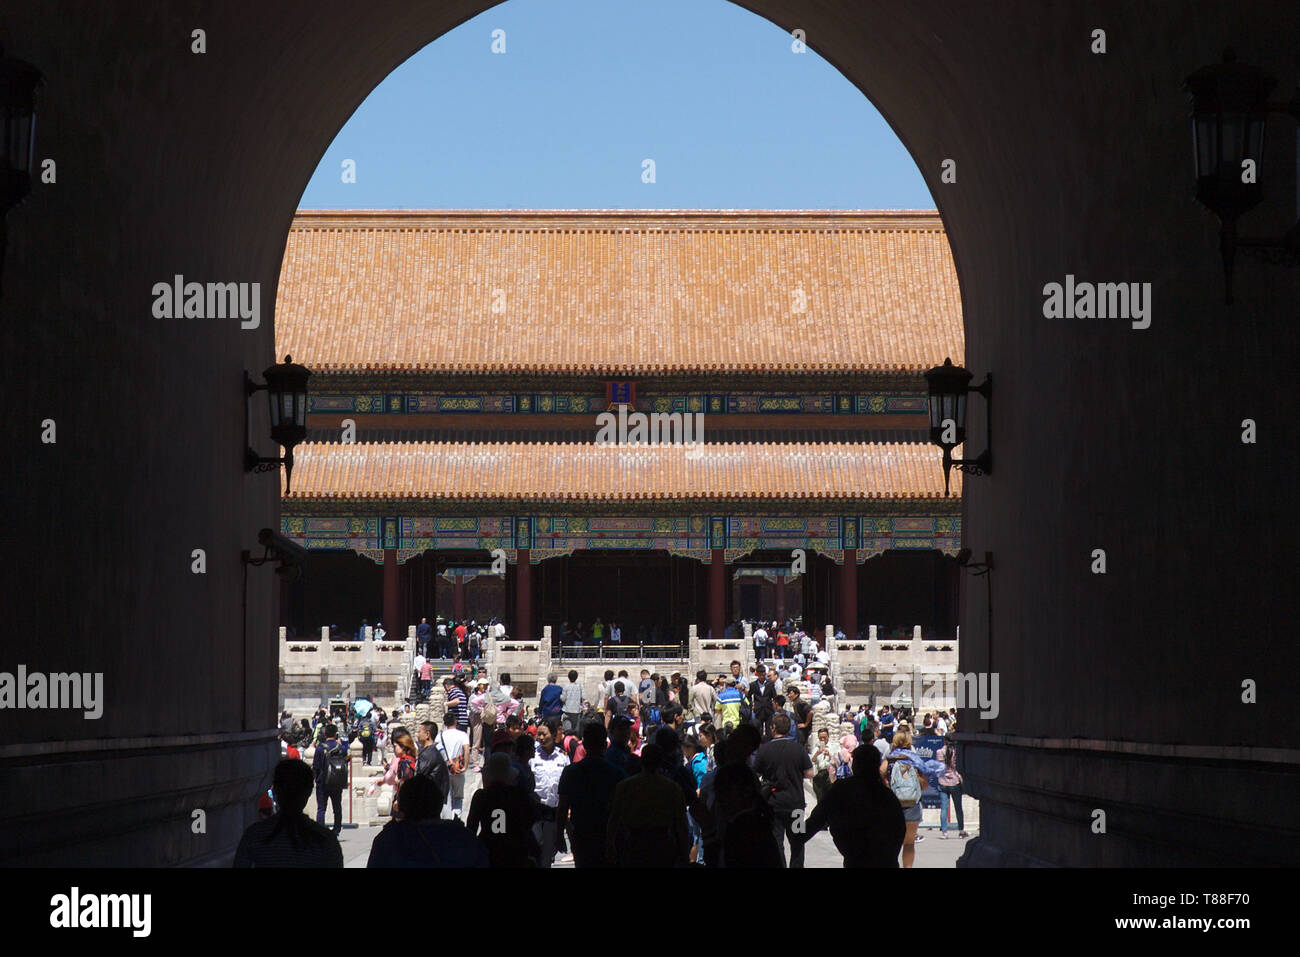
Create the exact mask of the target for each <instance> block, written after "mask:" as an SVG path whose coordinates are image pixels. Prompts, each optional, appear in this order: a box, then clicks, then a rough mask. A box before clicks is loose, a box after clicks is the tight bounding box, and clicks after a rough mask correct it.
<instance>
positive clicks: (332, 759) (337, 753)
mask: <svg viewBox="0 0 1300 957" xmlns="http://www.w3.org/2000/svg"><path fill="white" fill-rule="evenodd" d="M348 763H349V761H348V752H347V751H346V750H344V749H343V748H341V747H339V748H329V749H327V750H326V753H325V780H324V781H323V782H321V783H322V784H324V785H325V790H326V791H330V792H334V791H342V790H343V788H344V787H346V786H347V783H348Z"/></svg>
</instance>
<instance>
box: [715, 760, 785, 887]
mask: <svg viewBox="0 0 1300 957" xmlns="http://www.w3.org/2000/svg"><path fill="white" fill-rule="evenodd" d="M713 792H714V801H715V807H716V811H717V814H718V816H719V818H720V819H722V820H724V821H725V826H724V829H723V836H722V866H723V867H785V859H784V858H783V857H782V856H781V846H780V845H779V844H778V843H777V842H776V836H775V834H774V833H773V832H774V828H773V825H772V809H771V808H770V807H768V806H767V802H766V801H764V800H763V798H762V795H761V794H759V791H758V778H757V777H755V775H754V772H753V771H751V770H749V768H747V767H746V766H745V765H744V764H743V763H732V764H727V765H725V766H724V767H721V768H719V769H718V774H717V777H716V778H714V781H713Z"/></svg>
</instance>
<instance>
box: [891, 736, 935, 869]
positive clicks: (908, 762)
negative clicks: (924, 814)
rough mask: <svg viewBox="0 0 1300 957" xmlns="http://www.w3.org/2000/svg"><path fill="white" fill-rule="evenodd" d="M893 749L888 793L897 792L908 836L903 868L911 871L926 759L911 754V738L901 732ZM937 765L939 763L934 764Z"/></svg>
mask: <svg viewBox="0 0 1300 957" xmlns="http://www.w3.org/2000/svg"><path fill="white" fill-rule="evenodd" d="M893 743H894V747H893V750H892V751H890V752H889V754H888V755H887V756H886V758H885V760H886V762H887V764H888V768H889V770H888V772H887V774H888V778H887V780H888V782H889V790H891V791H893V792H894V797H896V798H898V803H899V804H900V805H901V806H902V808H903V820H904V821H905V822H906V823H907V832H906V834H905V835H904V837H903V867H911V866H912V862H913V861H914V860H915V859H916V843H917V836H916V829H917V827H918V826H919V825H920V823H921V792H922V791H924V790H925V789H926V787H927V786H928V784H929V782H928V779H927V777H926V774H927V770H928V769H927V766H926V762H925V759H924V758H922V757H921V756H920V755H919V754H917V753H916V752H915V751H913V750H912V735H911V733H910V732H909V731H899V732H898V733H897V734H895V735H894V742H893ZM935 763H937V762H935Z"/></svg>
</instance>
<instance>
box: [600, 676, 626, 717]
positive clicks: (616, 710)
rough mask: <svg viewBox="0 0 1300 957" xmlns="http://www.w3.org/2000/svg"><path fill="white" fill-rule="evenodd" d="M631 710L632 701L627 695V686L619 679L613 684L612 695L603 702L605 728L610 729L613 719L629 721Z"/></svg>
mask: <svg viewBox="0 0 1300 957" xmlns="http://www.w3.org/2000/svg"><path fill="white" fill-rule="evenodd" d="M631 710H632V699H631V698H630V697H629V696H628V694H627V685H626V684H624V682H623V680H622V679H621V678H620V679H619V680H618V681H615V682H614V693H613V694H612V695H610V696H609V699H608V700H607V701H606V702H605V727H607V728H608V727H610V725H611V723H612V722H613V721H614V719H615V718H629V719H630V718H631V715H630V714H629V712H630V711H631ZM630 723H631V722H630V721H629V724H630Z"/></svg>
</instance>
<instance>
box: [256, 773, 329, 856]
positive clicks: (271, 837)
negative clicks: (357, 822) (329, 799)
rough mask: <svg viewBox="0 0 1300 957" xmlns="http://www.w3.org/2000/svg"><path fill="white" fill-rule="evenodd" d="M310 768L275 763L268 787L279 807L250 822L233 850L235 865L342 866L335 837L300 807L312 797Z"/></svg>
mask: <svg viewBox="0 0 1300 957" xmlns="http://www.w3.org/2000/svg"><path fill="white" fill-rule="evenodd" d="M312 785H313V781H312V772H311V768H309V767H307V765H306V764H304V763H303V762H302V761H298V760H294V759H286V760H284V761H281V762H280V763H279V764H277V765H276V766H275V773H274V775H273V776H272V779H271V791H272V792H273V793H274V794H275V801H276V803H277V804H279V805H280V811H279V813H277V814H272V815H271V816H270V817H268V818H264V819H262V820H260V821H257V822H255V823H253V824H251V825H249V827H248V830H246V831H244V836H243V837H242V838H240V840H239V847H238V848H237V849H236V850H235V863H234V866H235V867H342V866H343V849H342V848H341V847H339V842H338V838H336V837H335V836H334V834H333V833H332V832H331V831H330V830H329V829H328V828H326V827H325V825H323V824H317V823H316V822H315V821H313V820H312V819H311V818H309V817H308V816H307V815H305V814H303V813H302V809H303V808H304V807H306V806H307V799H308V798H309V797H311V791H312Z"/></svg>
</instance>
